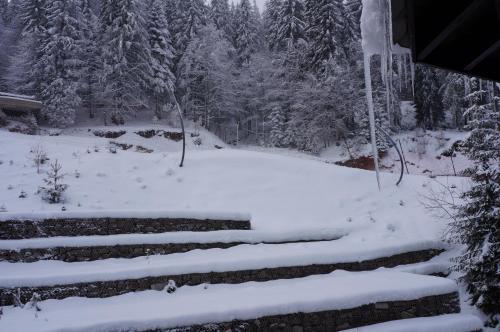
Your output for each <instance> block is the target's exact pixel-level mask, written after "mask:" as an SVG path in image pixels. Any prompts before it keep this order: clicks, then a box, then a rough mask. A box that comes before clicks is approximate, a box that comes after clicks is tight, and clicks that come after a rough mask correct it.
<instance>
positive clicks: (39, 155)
mask: <svg viewBox="0 0 500 332" xmlns="http://www.w3.org/2000/svg"><path fill="white" fill-rule="evenodd" d="M30 152H31V155H32V160H33V165H34V166H35V167H36V172H37V173H38V174H40V169H41V167H42V165H45V164H46V163H47V161H49V158H48V157H47V153H46V152H45V150H44V148H43V146H41V145H37V146H35V147H32V148H31V151H30Z"/></svg>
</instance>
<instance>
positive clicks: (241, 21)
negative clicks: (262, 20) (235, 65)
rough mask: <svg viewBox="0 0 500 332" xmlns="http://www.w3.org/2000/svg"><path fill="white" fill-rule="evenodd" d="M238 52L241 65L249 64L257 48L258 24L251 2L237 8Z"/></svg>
mask: <svg viewBox="0 0 500 332" xmlns="http://www.w3.org/2000/svg"><path fill="white" fill-rule="evenodd" d="M236 24H237V25H236V52H237V54H238V61H239V63H240V64H248V63H249V62H250V58H251V56H252V54H253V53H254V52H255V51H256V46H257V29H258V27H257V22H256V21H255V15H254V10H253V6H252V5H251V4H250V0H241V2H240V3H239V5H238V6H237V7H236Z"/></svg>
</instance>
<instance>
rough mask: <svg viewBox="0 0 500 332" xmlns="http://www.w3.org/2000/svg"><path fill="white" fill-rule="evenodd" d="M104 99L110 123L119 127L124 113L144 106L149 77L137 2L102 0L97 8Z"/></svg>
mask: <svg viewBox="0 0 500 332" xmlns="http://www.w3.org/2000/svg"><path fill="white" fill-rule="evenodd" d="M101 10H102V11H101V25H102V28H101V30H102V36H101V38H102V41H101V45H102V47H103V49H102V56H103V62H104V68H103V73H102V74H103V75H102V76H103V77H102V80H103V82H104V87H105V89H104V96H105V97H106V98H107V102H108V103H111V104H112V106H113V108H112V113H111V121H112V122H113V123H114V124H123V123H124V122H125V118H124V115H125V113H126V112H131V111H134V110H137V109H138V108H140V107H144V106H145V105H146V104H147V102H146V98H145V91H146V87H147V86H148V83H149V80H150V77H151V67H150V66H149V58H150V56H151V55H150V53H151V52H150V48H149V41H148V39H147V31H146V28H145V22H144V11H143V7H142V6H141V2H140V1H139V0H106V1H103V3H102V9H101Z"/></svg>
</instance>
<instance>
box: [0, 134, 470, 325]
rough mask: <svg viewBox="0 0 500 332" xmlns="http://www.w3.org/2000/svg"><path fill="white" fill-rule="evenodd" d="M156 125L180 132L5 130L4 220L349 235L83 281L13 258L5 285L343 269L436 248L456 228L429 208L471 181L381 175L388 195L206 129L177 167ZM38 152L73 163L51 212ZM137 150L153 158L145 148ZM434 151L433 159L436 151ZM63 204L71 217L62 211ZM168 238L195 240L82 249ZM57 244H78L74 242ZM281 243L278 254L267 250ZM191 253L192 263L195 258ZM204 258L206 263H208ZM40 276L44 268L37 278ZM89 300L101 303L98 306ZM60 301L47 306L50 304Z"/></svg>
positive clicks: (321, 164) (368, 177) (333, 169)
mask: <svg viewBox="0 0 500 332" xmlns="http://www.w3.org/2000/svg"><path fill="white" fill-rule="evenodd" d="M98 129H99V130H110V129H111V130H113V131H120V130H124V131H126V134H124V135H123V136H121V137H119V138H117V139H106V138H100V137H96V136H95V135H94V134H93V132H94V131H95V130H98ZM149 129H155V130H166V131H173V132H176V131H177V130H175V129H170V128H164V127H162V126H159V125H157V126H151V125H148V126H146V125H134V126H125V127H119V128H111V127H106V128H94V127H92V128H87V127H86V128H83V127H81V128H73V129H69V130H65V131H63V132H57V134H59V136H49V135H43V136H26V135H20V134H14V133H9V132H6V131H2V130H0V210H2V209H1V208H2V207H4V209H3V210H6V212H0V222H1V220H5V219H9V218H10V217H12V215H21V214H22V215H26V214H28V215H31V216H35V217H36V216H39V217H43V216H44V215H45V216H46V215H53V214H59V215H61V214H62V215H65V214H66V215H68V216H71V215H86V214H104V215H116V214H117V213H121V214H124V213H129V211H133V213H134V214H135V215H141V214H144V215H150V216H151V215H159V214H165V215H172V214H174V215H178V214H179V213H182V214H183V215H191V216H194V217H196V216H204V215H205V216H210V215H212V216H214V215H219V216H220V215H222V216H233V217H236V218H237V219H238V218H240V219H242V218H243V219H244V218H246V217H247V216H251V221H252V228H253V231H252V232H253V233H252V232H249V233H245V235H243V234H239V233H238V232H232V233H231V234H227V237H225V236H226V235H225V234H223V233H219V234H217V236H215V235H213V236H212V235H211V234H204V235H203V236H201V238H197V240H199V241H202V242H203V241H205V242H210V241H220V240H222V241H232V240H235V237H236V238H238V236H239V239H241V240H245V241H248V242H250V243H252V241H254V242H258V241H259V240H263V241H264V242H265V241H266V239H267V241H270V242H272V241H278V242H279V241H287V240H290V239H292V240H294V239H295V240H296V239H297V237H298V236H299V235H303V236H302V237H304V238H310V239H312V240H314V239H327V238H325V237H338V236H343V237H342V239H341V240H338V241H334V242H323V243H312V244H311V243H310V244H301V243H298V244H283V245H266V244H262V245H257V246H250V245H248V246H240V247H236V248H231V249H228V250H224V251H223V250H219V249H214V250H206V251H204V252H203V253H200V252H196V255H194V254H192V255H191V253H186V254H182V255H183V256H182V257H183V259H182V262H180V261H179V262H177V263H175V262H174V260H175V257H176V255H169V256H170V257H168V256H165V257H161V256H159V257H149V258H144V257H142V258H137V259H135V260H136V262H135V263H134V264H133V265H127V264H126V263H127V262H122V261H121V260H105V261H101V262H95V263H92V262H90V263H87V264H85V265H82V269H83V270H81V271H79V273H78V275H77V276H73V273H74V271H77V270H78V269H75V268H76V267H77V265H78V264H73V265H71V268H70V265H68V264H67V263H62V262H38V263H34V264H10V263H5V262H4V263H1V267H0V269H9V271H10V272H9V273H8V276H5V278H4V279H3V281H4V282H5V284H14V283H15V279H19V280H21V279H22V282H23V283H25V282H27V281H28V280H27V279H26V278H28V279H29V276H30V275H36V277H37V278H36V279H34V280H33V282H34V283H36V282H41V281H43V280H45V281H46V283H47V284H48V283H51V282H52V283H53V282H54V280H59V281H60V282H70V281H74V280H73V279H74V278H76V277H78V278H84V279H85V278H86V279H85V280H87V279H88V280H91V279H92V280H94V279H96V278H97V277H96V276H98V275H99V277H98V279H99V278H100V279H102V276H103V273H102V272H103V269H107V270H106V271H108V272H109V273H108V274H109V275H108V276H104V277H105V278H108V277H109V278H116V277H117V275H116V274H117V273H121V274H122V276H123V275H129V276H130V275H134V276H136V275H138V273H139V274H140V273H146V274H148V275H154V274H155V273H160V274H161V273H164V272H165V271H167V270H168V271H169V272H171V271H172V269H173V270H175V271H174V272H179V271H180V272H186V271H190V269H191V270H192V269H198V270H199V269H203V267H204V266H206V269H209V270H213V269H214V266H215V267H217V266H219V267H220V269H221V270H225V269H228V268H232V269H234V268H237V269H239V268H241V269H244V268H249V267H250V268H251V267H255V268H258V267H272V266H277V265H276V264H278V262H279V265H280V266H282V265H288V266H291V265H295V264H300V263H301V262H307V263H311V262H316V263H333V262H341V261H343V260H355V259H357V260H362V259H370V258H374V257H379V256H383V255H390V254H397V253H400V252H403V251H404V250H407V251H411V250H419V249H425V248H430V247H438V246H439V242H440V241H441V238H442V235H443V233H444V231H445V229H446V227H447V225H446V220H443V219H440V218H437V217H436V215H434V214H433V212H432V211H429V210H427V209H426V208H425V207H424V204H422V203H424V202H426V200H427V197H429V196H433V195H435V194H436V193H439V192H440V191H442V190H443V186H442V184H446V185H453V187H454V188H455V189H453V190H456V191H457V192H459V191H461V190H463V189H464V188H466V187H467V185H468V180H467V179H465V178H461V177H437V178H436V179H431V178H429V176H421V175H410V176H407V177H405V180H404V182H403V183H402V184H401V185H400V186H399V187H396V186H395V185H394V183H395V182H396V180H397V176H396V174H391V173H389V172H385V173H383V174H382V191H379V190H378V188H377V184H376V181H375V175H374V173H373V172H370V171H363V170H357V169H350V168H345V167H340V166H336V165H333V164H330V163H325V158H322V157H320V158H318V157H311V156H309V155H306V154H300V153H293V154H292V153H289V152H287V151H283V150H273V149H260V150H259V151H256V149H245V148H242V147H240V148H238V149H233V148H230V147H228V146H226V145H225V144H223V143H222V142H221V141H220V140H218V139H217V138H216V137H215V136H213V135H211V134H210V133H207V132H204V131H200V136H199V138H200V139H201V142H202V144H201V145H197V144H195V139H197V138H198V137H188V151H187V158H186V163H185V167H184V168H179V167H178V164H179V161H180V149H181V143H180V142H174V141H171V140H168V139H166V138H164V137H159V136H156V137H153V138H150V139H147V138H143V137H140V136H139V135H137V134H135V132H138V131H140V130H149ZM52 134H54V133H53V132H52ZM457 135H458V134H457ZM111 141H114V142H118V143H120V144H128V145H133V146H134V147H132V148H130V149H129V150H127V151H123V150H121V149H119V148H118V149H117V150H116V153H113V152H114V150H112V151H110V149H109V146H110V142H111ZM402 142H403V144H405V142H404V141H403V140H402ZM447 142H449V141H447ZM408 144H409V143H408ZM37 146H39V147H41V148H42V149H43V150H44V151H46V153H47V155H48V157H49V158H50V161H49V163H50V162H53V161H55V160H58V161H59V162H60V163H61V164H62V166H63V171H64V172H65V173H66V176H65V178H64V181H63V182H65V183H67V184H68V185H69V188H68V190H67V192H66V194H65V199H66V200H65V202H64V203H63V204H58V205H50V204H47V203H45V202H43V201H42V199H41V197H40V195H38V194H37V193H36V192H37V190H38V187H39V186H41V185H43V178H44V177H45V176H46V174H45V173H46V171H47V170H48V165H44V166H43V167H42V171H41V173H40V174H38V173H37V169H36V167H35V166H34V164H33V160H32V159H33V156H32V153H31V152H30V151H31V150H33V148H35V147H37ZM136 146H141V147H144V148H146V149H148V150H153V151H150V152H151V153H143V152H138V151H137V149H136ZM221 148H222V149H221ZM444 148H445V147H439V149H444ZM433 149H434V148H433ZM429 151H430V149H429ZM432 151H433V152H432V153H429V155H432V154H434V150H432ZM436 153H438V152H436ZM407 158H408V156H407ZM434 159H435V158H434ZM434 159H433V160H434ZM435 160H437V159H435ZM436 173H439V172H436ZM21 192H25V193H26V194H27V197H25V198H19V196H20V194H21ZM63 206H64V207H65V211H62V207H63ZM179 211H180V212H179ZM280 233H282V234H280ZM238 234H239V235H238ZM166 237H168V241H171V240H172V241H173V242H175V241H181V242H182V241H186V240H188V237H189V234H176V235H162V234H153V235H134V236H116V237H107V238H97V237H88V238H80V239H79V241H80V242H81V245H84V244H89V243H94V244H98V243H104V242H106V243H108V242H109V243H137V242H138V241H139V242H140V241H143V240H144V241H149V242H151V243H154V242H158V241H160V242H161V241H164V240H165V239H166ZM30 241H31V242H30ZM37 241H41V242H43V241H42V240H27V241H25V240H22V241H20V242H19V241H18V242H16V243H14V242H12V243H11V242H9V243H4V244H5V246H7V247H12V246H19V247H26V246H28V247H29V246H31V247H44V246H47V245H49V244H47V243H45V244H44V243H41V242H40V243H38V242H37ZM50 241H56V242H58V243H63V244H64V243H70V242H72V241H71V239H64V238H59V239H50ZM64 241H66V242H64ZM103 241H104V242H103ZM106 243H105V244H106ZM71 244H72V245H78V243H71ZM271 247H272V248H273V249H272V250H268V248H271ZM190 256H192V259H188V258H189V257H190ZM232 257H233V258H234V259H232ZM242 257H247V258H246V259H244V260H243V263H244V265H242V264H243V263H241V258H242ZM447 258H448V256H446V257H444V258H443V257H440V258H437V259H436V260H435V261H431V262H429V263H425V264H423V265H418V266H408V267H400V268H399V271H403V272H412V273H414V272H416V273H421V272H422V271H424V272H425V271H427V272H428V271H434V272H441V271H442V270H443V269H444V267H443V266H444V265H446V262H445V261H446V260H447ZM204 260H205V263H204V264H205V265H203V264H202V263H203V261H204ZM151 262H154V263H155V264H151ZM207 262H208V263H207ZM122 263H123V264H122ZM181 263H182V264H181ZM240 263H241V264H240ZM207 264H209V265H210V266H208V265H207ZM91 265H92V268H90V267H91ZM66 267H68V269H67V273H66V272H65V271H66V270H65V268H66ZM34 268H37V270H36V272H34V271H35V270H34ZM120 269H121V270H120ZM155 269H156V270H155ZM153 270H154V271H153ZM5 271H7V270H5ZM117 271H118V272H117ZM193 271H194V270H193ZM180 272H179V273H180ZM381 272H384V271H381ZM40 273H42V274H44V275H43V276H42V275H41V274H40ZM40 277H43V278H40ZM57 278H59V279H57ZM19 280H18V281H19ZM130 296H132V295H130ZM68 301H69V302H71V301H75V300H64V301H63V302H60V303H61V305H62V307H65V306H66V304H67V303H69V302H68ZM85 301H88V302H89V304H90V307H91V302H92V301H94V300H85ZM109 301H116V299H110V300H109ZM133 301H135V299H133ZM58 303H59V302H57V301H48V302H44V305H48V306H52V304H54V305H59V304H58ZM75 303H76V302H75ZM102 303H104V302H102ZM10 310H11V309H9V311H10ZM57 310H59V309H57V308H56V309H54V311H51V310H49V311H48V313H47V314H50V312H54V314H56V313H57ZM122 312H124V311H122ZM25 314H26V313H23V312H17V313H16V312H12V313H9V315H5V317H9V322H11V321H10V319H14V320H16V319H17V318H21V316H22V315H25ZM18 315H21V316H18ZM16 317H17V318H16ZM4 322H5V320H4Z"/></svg>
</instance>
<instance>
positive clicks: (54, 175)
mask: <svg viewBox="0 0 500 332" xmlns="http://www.w3.org/2000/svg"><path fill="white" fill-rule="evenodd" d="M63 179H64V174H63V173H62V165H61V164H60V163H59V161H58V160H56V161H55V162H54V163H52V164H50V169H49V171H48V172H47V177H46V178H45V179H43V181H44V182H45V186H42V187H40V188H39V191H40V193H41V194H42V199H43V200H44V201H47V202H48V203H50V204H59V203H61V202H62V200H63V194H64V192H65V191H66V190H67V189H68V185H67V184H64V183H62V181H63Z"/></svg>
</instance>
